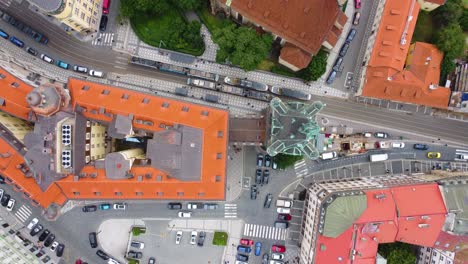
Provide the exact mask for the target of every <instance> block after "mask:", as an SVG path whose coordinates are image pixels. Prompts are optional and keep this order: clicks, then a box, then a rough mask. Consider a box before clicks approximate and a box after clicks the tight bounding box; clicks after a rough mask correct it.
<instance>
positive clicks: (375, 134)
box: [374, 132, 388, 138]
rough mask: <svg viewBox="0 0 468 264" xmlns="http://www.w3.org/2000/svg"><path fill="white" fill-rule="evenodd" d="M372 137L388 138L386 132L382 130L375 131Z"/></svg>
mask: <svg viewBox="0 0 468 264" xmlns="http://www.w3.org/2000/svg"><path fill="white" fill-rule="evenodd" d="M374 137H376V138H388V134H387V133H384V132H375V133H374Z"/></svg>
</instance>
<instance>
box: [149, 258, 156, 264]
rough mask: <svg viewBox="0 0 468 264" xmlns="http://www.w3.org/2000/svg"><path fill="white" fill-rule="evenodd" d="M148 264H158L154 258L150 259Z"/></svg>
mask: <svg viewBox="0 0 468 264" xmlns="http://www.w3.org/2000/svg"><path fill="white" fill-rule="evenodd" d="M148 264H156V259H155V258H154V257H151V258H149V259H148Z"/></svg>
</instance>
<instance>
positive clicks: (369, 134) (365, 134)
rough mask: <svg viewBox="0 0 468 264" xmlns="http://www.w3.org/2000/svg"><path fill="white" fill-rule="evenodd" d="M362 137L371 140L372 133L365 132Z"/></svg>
mask: <svg viewBox="0 0 468 264" xmlns="http://www.w3.org/2000/svg"><path fill="white" fill-rule="evenodd" d="M362 136H363V137H365V138H371V137H372V133H371V132H364V133H362Z"/></svg>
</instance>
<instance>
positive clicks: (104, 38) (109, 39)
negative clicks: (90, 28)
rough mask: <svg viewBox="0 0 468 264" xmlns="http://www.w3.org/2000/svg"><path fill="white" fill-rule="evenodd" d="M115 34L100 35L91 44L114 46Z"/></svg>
mask: <svg viewBox="0 0 468 264" xmlns="http://www.w3.org/2000/svg"><path fill="white" fill-rule="evenodd" d="M114 34H115V33H99V36H97V38H96V39H94V40H93V42H91V44H92V45H94V46H112V43H113V40H114Z"/></svg>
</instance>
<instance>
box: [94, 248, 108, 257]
mask: <svg viewBox="0 0 468 264" xmlns="http://www.w3.org/2000/svg"><path fill="white" fill-rule="evenodd" d="M96 255H98V256H99V257H100V258H102V259H103V260H108V259H109V256H107V254H106V253H105V252H104V251H102V250H100V249H99V250H98V251H96Z"/></svg>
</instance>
